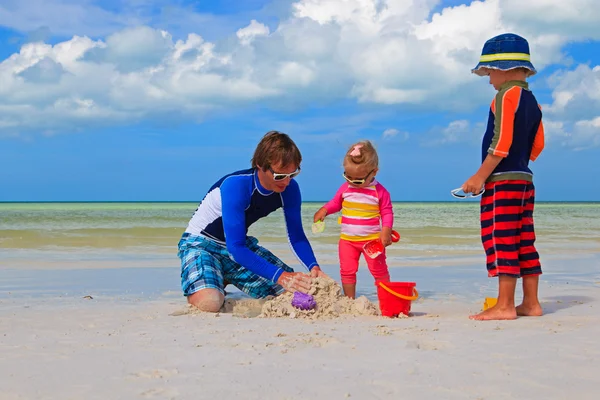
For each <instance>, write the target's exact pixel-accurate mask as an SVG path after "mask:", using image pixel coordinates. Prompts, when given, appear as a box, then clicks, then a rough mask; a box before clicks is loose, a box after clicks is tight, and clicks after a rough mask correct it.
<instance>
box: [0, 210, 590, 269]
mask: <svg viewBox="0 0 600 400" xmlns="http://www.w3.org/2000/svg"><path fill="white" fill-rule="evenodd" d="M322 204H323V203H305V204H304V205H303V220H304V224H305V231H306V232H307V236H308V237H309V239H310V240H311V242H312V243H313V244H314V246H315V248H316V249H317V251H318V252H320V253H321V252H322V253H323V254H324V255H325V253H331V252H335V251H336V244H337V240H338V235H339V225H337V222H336V218H335V217H332V216H330V217H329V218H328V219H327V220H326V230H325V232H324V233H323V234H320V235H314V234H312V232H311V231H310V226H311V223H312V216H313V214H314V212H315V211H316V210H317V209H318V208H319V207H320V206H321V205H322ZM196 206H197V204H196V203H0V249H1V250H2V253H3V254H4V256H5V258H6V257H8V255H9V254H10V253H11V252H14V253H13V254H16V253H19V254H21V255H23V254H27V252H29V253H30V254H34V253H36V252H45V253H46V254H47V256H48V257H52V253H53V252H54V253H63V252H75V253H77V252H79V253H81V256H82V257H83V258H85V257H86V255H87V256H92V255H93V254H94V253H95V252H96V253H98V254H101V253H106V252H109V253H111V252H112V253H113V254H117V255H118V254H121V255H124V256H125V255H127V257H128V258H130V257H135V255H136V254H139V256H140V257H145V255H152V254H154V255H161V254H163V255H167V254H173V253H174V251H176V250H175V247H176V244H177V241H178V240H179V237H180V236H181V233H182V232H183V230H184V229H185V227H186V225H187V222H188V220H189V218H190V216H191V215H192V214H193V212H194V210H195V209H196ZM394 212H395V229H397V230H398V231H399V232H400V234H401V236H402V239H401V242H400V244H398V245H394V246H392V247H391V248H390V252H391V254H395V255H399V256H407V257H419V256H431V255H435V256H441V255H448V256H451V255H469V254H477V253H479V252H481V244H480V241H479V214H478V204H477V203H476V202H473V201H470V202H464V203H395V204H394ZM534 217H535V223H536V230H537V234H538V242H537V243H538V245H539V246H540V247H541V248H543V249H545V250H546V251H552V252H554V251H594V252H597V251H600V203H540V204H537V205H536V211H535V216H534ZM250 234H252V235H254V236H256V237H258V238H259V239H260V241H261V243H263V244H265V245H268V244H270V245H271V246H275V248H278V247H279V246H281V245H284V246H283V247H287V242H286V237H285V227H284V223H283V215H282V213H281V212H280V211H278V212H275V213H273V214H272V215H270V216H269V217H267V218H265V219H263V220H261V221H259V222H258V223H256V224H254V225H253V226H252V227H251V229H250Z"/></svg>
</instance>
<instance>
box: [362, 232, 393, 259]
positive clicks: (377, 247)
mask: <svg viewBox="0 0 600 400" xmlns="http://www.w3.org/2000/svg"><path fill="white" fill-rule="evenodd" d="M399 240H400V234H399V233H398V232H396V231H392V243H396V242H397V241H399ZM363 249H364V250H365V254H366V255H367V256H369V257H371V258H377V257H379V255H380V254H381V253H383V251H384V250H385V246H384V245H383V243H381V240H379V239H375V240H371V241H370V242H368V243H365V245H364V246H363Z"/></svg>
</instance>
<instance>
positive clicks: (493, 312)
mask: <svg viewBox="0 0 600 400" xmlns="http://www.w3.org/2000/svg"><path fill="white" fill-rule="evenodd" d="M469 319H474V320H476V321H494V320H508V319H517V310H516V309H515V308H512V307H511V308H500V307H498V306H497V305H496V306H494V307H492V308H488V309H487V310H485V311H482V312H480V313H479V314H475V315H469Z"/></svg>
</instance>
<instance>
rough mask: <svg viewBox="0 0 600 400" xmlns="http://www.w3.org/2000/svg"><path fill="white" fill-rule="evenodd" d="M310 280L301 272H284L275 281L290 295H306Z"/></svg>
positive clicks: (310, 278) (309, 277)
mask: <svg viewBox="0 0 600 400" xmlns="http://www.w3.org/2000/svg"><path fill="white" fill-rule="evenodd" d="M314 268H316V267H314ZM312 280H313V278H312V277H311V276H310V275H308V274H305V273H303V272H284V273H282V274H281V276H280V277H279V279H278V280H277V283H278V284H279V285H281V286H283V288H284V289H285V290H287V291H288V292H290V293H294V292H302V293H308V291H309V290H310V286H311V284H312Z"/></svg>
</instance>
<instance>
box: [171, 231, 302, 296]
mask: <svg viewBox="0 0 600 400" xmlns="http://www.w3.org/2000/svg"><path fill="white" fill-rule="evenodd" d="M246 246H248V248H249V249H250V250H252V251H253V252H255V253H256V254H258V255H259V256H260V257H262V258H264V259H265V260H267V261H269V262H271V263H273V264H275V265H277V266H278V267H280V268H282V269H283V270H285V271H287V272H294V270H293V269H292V268H290V267H288V266H287V265H286V264H284V262H283V261H281V260H280V259H279V258H277V257H275V255H273V253H271V252H270V251H269V250H267V249H265V248H264V247H261V246H259V245H258V240H257V239H256V238H254V237H252V236H248V237H247V238H246ZM178 247H179V252H178V253H177V256H178V257H179V258H180V259H181V289H182V290H183V295H184V296H189V295H191V294H193V293H195V292H197V291H199V290H202V289H207V288H210V289H217V290H219V291H220V292H221V293H223V294H225V290H224V289H225V282H228V283H231V284H232V285H234V286H236V287H237V288H238V289H240V290H241V291H242V292H244V293H246V294H248V295H249V296H251V297H254V298H257V299H262V298H265V297H267V296H277V295H280V294H281V293H283V292H284V289H283V287H281V286H280V285H278V284H276V283H274V282H272V281H271V280H269V279H267V278H263V277H262V276H260V275H257V274H255V273H254V272H251V271H250V270H248V269H246V268H244V267H243V266H241V265H240V264H238V263H236V262H235V261H233V258H231V256H230V254H229V252H228V251H227V248H226V247H225V246H223V245H221V244H219V243H217V242H215V241H213V240H210V239H208V238H205V237H203V236H196V235H192V234H189V233H184V234H183V236H182V237H181V240H180V241H179V245H178Z"/></svg>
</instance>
